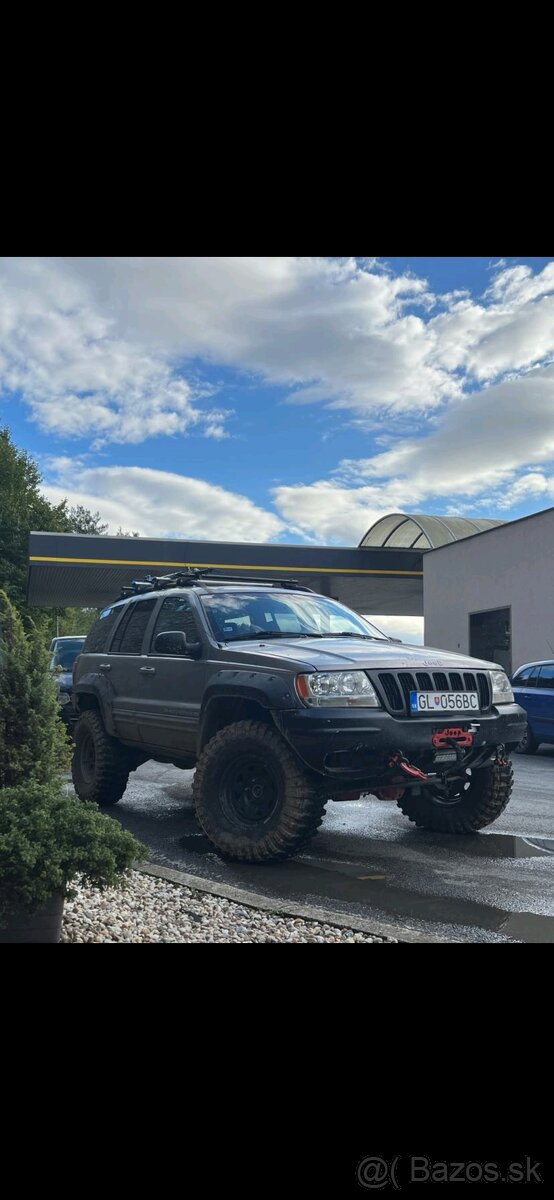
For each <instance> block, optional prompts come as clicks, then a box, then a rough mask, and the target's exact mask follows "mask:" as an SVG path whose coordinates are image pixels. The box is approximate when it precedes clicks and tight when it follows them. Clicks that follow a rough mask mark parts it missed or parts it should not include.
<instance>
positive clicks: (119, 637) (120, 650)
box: [111, 600, 157, 654]
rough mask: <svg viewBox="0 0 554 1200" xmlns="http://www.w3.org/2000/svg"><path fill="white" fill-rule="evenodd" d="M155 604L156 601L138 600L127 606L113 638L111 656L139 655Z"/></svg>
mask: <svg viewBox="0 0 554 1200" xmlns="http://www.w3.org/2000/svg"><path fill="white" fill-rule="evenodd" d="M156 603H157V601H156V600H138V601H136V603H135V604H130V605H129V608H128V610H127V612H126V614H125V616H124V618H123V620H122V622H121V625H120V626H119V629H118V631H117V633H116V635H115V637H114V640H113V645H112V648H111V653H112V654H140V653H141V651H142V643H143V641H144V635H145V633H146V629H147V626H148V622H149V620H150V617H151V616H152V613H153V612H154V609H155V607H156Z"/></svg>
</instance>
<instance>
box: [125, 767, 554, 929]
mask: <svg viewBox="0 0 554 1200" xmlns="http://www.w3.org/2000/svg"><path fill="white" fill-rule="evenodd" d="M514 768H515V788H514V793H513V796H512V800H511V801H510V804H509V805H508V808H507V809H506V811H505V812H504V813H503V815H502V816H501V817H500V818H499V820H498V821H497V822H496V824H495V825H493V826H491V827H490V829H489V830H488V831H486V832H482V833H480V834H476V835H474V836H468V837H465V836H464V837H447V836H445V835H442V834H432V833H425V832H422V831H420V830H416V829H414V828H413V827H412V826H411V825H410V823H409V822H408V821H407V819H406V818H405V817H403V816H402V814H401V812H400V810H399V809H398V808H397V807H396V805H395V804H391V803H384V802H379V801H377V800H365V801H360V802H357V803H349V804H335V803H330V804H329V805H328V808H327V815H326V818H325V820H324V823H323V826H322V828H321V831H320V833H319V834H318V835H317V837H316V838H315V840H314V841H313V842H312V843H311V845H310V847H309V849H308V850H307V852H306V853H304V854H302V855H300V856H298V857H297V858H295V859H293V860H291V861H289V862H286V863H283V864H280V865H277V866H272V867H269V866H268V867H252V866H241V865H236V864H228V863H224V862H222V861H221V860H220V859H219V858H218V857H217V855H216V854H214V853H213V852H212V850H211V849H210V846H209V843H207V842H206V840H205V839H204V837H203V836H202V834H201V832H200V830H199V828H198V826H197V824H196V820H195V817H194V811H193V805H192V795H191V782H192V775H193V773H192V771H179V770H178V769H177V768H175V767H171V766H169V767H168V766H162V765H159V764H157V763H153V762H150V763H146V764H145V765H144V766H143V767H141V768H140V770H139V771H137V772H135V774H133V775H132V776H131V778H130V781H129V786H128V788H127V791H126V793H125V796H124V797H123V799H122V800H121V801H120V803H119V804H118V805H117V807H116V808H114V809H113V810H111V811H112V815H113V816H115V817H117V818H118V819H119V820H120V821H121V822H122V824H123V825H124V826H125V827H126V828H127V829H130V830H131V831H132V832H133V833H134V834H135V835H136V836H137V837H138V838H140V840H141V841H142V842H144V843H145V844H146V845H147V846H148V847H149V849H150V857H151V860H152V861H153V862H155V863H157V864H158V865H161V866H165V867H171V868H174V869H177V870H181V871H186V872H188V873H189V874H192V875H198V876H201V877H202V878H203V879H209V880H215V881H218V882H222V883H226V884H231V885H234V886H236V887H240V888H242V889H244V890H246V891H248V890H251V891H254V892H258V893H262V894H263V895H266V896H268V897H270V898H274V899H276V900H278V901H279V902H280V903H283V902H286V901H289V902H292V903H294V904H310V905H312V904H313V905H314V906H315V907H317V908H318V909H322V908H323V909H325V908H327V909H330V910H333V911H334V912H341V913H344V914H345V915H352V914H354V915H355V916H356V917H363V918H365V919H366V920H371V919H372V918H373V919H375V920H378V921H380V922H385V923H387V924H389V925H393V926H395V927H397V928H398V936H399V938H401V937H402V929H403V928H409V929H411V930H416V931H418V932H419V933H422V934H424V935H425V934H427V935H429V940H432V938H433V937H434V936H439V937H441V938H447V939H452V940H453V941H467V942H509V941H515V942H553V941H554V746H553V747H546V746H543V747H542V749H541V750H540V751H539V753H538V754H537V755H536V756H535V757H530V758H523V757H521V756H518V755H516V756H515V757H514Z"/></svg>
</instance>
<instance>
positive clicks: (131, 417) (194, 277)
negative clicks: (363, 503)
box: [0, 257, 554, 442]
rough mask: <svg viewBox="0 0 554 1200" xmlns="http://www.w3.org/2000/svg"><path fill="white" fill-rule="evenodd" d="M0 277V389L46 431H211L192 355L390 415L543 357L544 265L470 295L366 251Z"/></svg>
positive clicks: (435, 407)
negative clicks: (437, 287) (396, 268)
mask: <svg viewBox="0 0 554 1200" xmlns="http://www.w3.org/2000/svg"><path fill="white" fill-rule="evenodd" d="M0 274H1V277H2V278H1V294H2V299H1V302H0V372H1V380H2V384H3V386H4V388H5V389H8V390H12V391H16V390H22V391H23V393H24V395H25V397H26V399H27V402H28V403H29V405H30V407H31V410H32V412H33V414H34V416H35V417H36V419H37V420H39V421H40V422H41V424H42V425H43V426H44V427H45V428H46V429H47V430H50V431H52V432H63V433H67V434H75V435H80V436H82V435H83V434H84V433H86V432H96V434H97V437H98V439H99V440H100V441H130V442H137V441H140V440H142V439H143V438H146V437H150V436H153V435H155V434H158V433H161V432H170V433H177V432H183V431H186V430H187V429H191V428H194V429H198V430H200V429H202V430H203V432H205V433H206V434H208V435H209V436H213V437H216V438H218V437H221V436H222V434H223V433H224V431H225V422H224V421H223V420H222V419H221V414H218V415H214V414H213V413H204V409H203V406H202V404H201V403H199V398H198V396H197V394H196V389H195V388H194V387H193V386H192V385H191V383H190V381H187V379H186V378H185V377H184V376H183V363H184V364H185V370H184V375H185V376H186V374H187V371H186V362H187V360H190V359H191V358H192V357H194V356H198V357H200V358H201V359H204V360H207V361H212V362H217V363H221V364H231V365H233V366H236V367H240V368H241V369H246V370H248V371H253V372H256V373H258V374H259V375H260V376H261V377H262V378H263V379H265V380H266V381H269V382H272V383H277V384H281V385H282V386H283V390H284V394H288V395H289V396H290V397H292V398H293V399H294V400H296V402H310V403H330V404H332V405H334V406H335V407H338V408H342V409H345V410H349V411H350V412H351V413H352V414H353V415H354V416H357V417H358V418H360V416H363V417H364V418H367V417H368V416H369V415H371V416H372V418H374V419H377V420H381V421H383V420H384V419H385V417H386V419H387V420H388V421H389V422H394V421H395V420H396V419H397V417H398V415H399V414H402V413H412V414H420V415H422V416H426V415H432V414H433V413H435V412H439V413H440V412H441V411H442V408H443V407H444V406H445V405H451V404H456V403H459V402H460V401H462V400H464V399H465V398H466V395H467V391H468V388H472V387H473V386H474V385H475V383H476V382H477V383H481V384H483V383H487V382H489V381H491V380H496V379H497V378H498V377H499V376H500V375H504V374H507V373H509V372H512V371H521V370H523V369H526V368H528V367H530V366H533V365H535V364H537V363H544V362H547V361H548V359H549V357H552V356H554V262H552V263H549V264H548V265H547V266H546V267H545V269H544V270H543V271H542V272H540V273H539V274H534V273H533V272H532V271H531V270H530V268H528V267H524V266H515V267H509V266H506V265H505V264H503V263H502V262H501V263H500V264H497V267H496V270H495V273H494V275H493V277H492V282H491V285H490V287H489V289H488V291H487V292H486V294H485V296H484V297H483V298H482V299H481V301H477V300H475V299H471V298H470V297H469V296H467V295H464V294H463V293H460V292H459V291H458V292H456V291H452V292H451V293H449V294H448V295H446V296H443V297H436V296H433V295H432V294H431V293H430V292H429V289H428V286H427V284H426V281H425V280H422V279H418V278H416V277H415V276H413V275H408V274H406V275H400V276H398V275H394V274H393V273H392V272H391V271H390V270H386V269H383V265H382V264H380V263H379V262H377V261H376V260H374V259H365V260H357V259H354V258H343V259H331V258H321V257H315V258H314V257H311V258H310V257H308V258H307V257H303V258H301V257H280V258H275V257H273V258H271V257H258V258H236V257H235V258H230V257H228V258H218V257H212V258H191V257H188V258H185V257H172V258H168V257H165V258H160V257H135V258H114V257H97V258H90V257H89V258H75V257H73V258H54V259H15V258H7V259H3V260H1V263H0ZM391 428H392V429H393V430H394V424H393V425H392V426H391Z"/></svg>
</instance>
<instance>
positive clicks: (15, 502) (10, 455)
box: [0, 429, 71, 611]
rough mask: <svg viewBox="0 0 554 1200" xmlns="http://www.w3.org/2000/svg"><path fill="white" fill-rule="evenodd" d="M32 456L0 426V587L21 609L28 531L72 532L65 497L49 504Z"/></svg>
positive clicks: (25, 581)
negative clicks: (41, 489)
mask: <svg viewBox="0 0 554 1200" xmlns="http://www.w3.org/2000/svg"><path fill="white" fill-rule="evenodd" d="M41 482H42V479H41V475H40V471H39V469H38V467H37V465H36V463H34V462H33V460H32V458H30V456H29V455H28V454H26V453H25V451H24V450H18V449H17V447H16V446H15V444H14V443H13V442H12V440H11V437H10V435H9V432H8V430H7V429H0V587H2V588H4V590H5V591H6V592H8V594H9V596H10V597H11V599H12V601H13V603H14V604H15V605H16V607H17V608H18V609H19V611H22V610H23V608H24V605H25V597H26V590H27V554H28V543H29V533H30V532H31V530H32V529H38V530H41V531H44V532H45V533H71V522H70V519H69V516H68V513H67V504H66V501H65V500H64V501H62V503H61V504H50V503H49V501H48V500H47V499H46V497H45V496H43V495H42V493H41V491H40V485H41Z"/></svg>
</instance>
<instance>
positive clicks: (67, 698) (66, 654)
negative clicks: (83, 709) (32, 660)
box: [50, 636, 87, 726]
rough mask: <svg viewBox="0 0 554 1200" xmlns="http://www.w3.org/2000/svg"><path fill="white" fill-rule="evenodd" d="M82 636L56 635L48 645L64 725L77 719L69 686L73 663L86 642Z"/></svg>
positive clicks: (71, 723)
mask: <svg viewBox="0 0 554 1200" xmlns="http://www.w3.org/2000/svg"><path fill="white" fill-rule="evenodd" d="M86 640H87V639H86V636H83V637H56V638H52V642H51V645H50V650H51V657H50V671H51V673H52V676H53V679H54V683H55V684H56V687H57V689H58V700H59V703H60V708H61V713H60V716H61V718H62V720H63V721H65V723H66V725H68V726H72V725H74V724H75V721H76V720H77V712H76V710H75V708H74V707H73V701H72V698H71V688H72V685H73V664H74V662H75V659H76V658H77V657H78V655H79V654H81V651H82V649H83V646H84V644H85V642H86Z"/></svg>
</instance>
